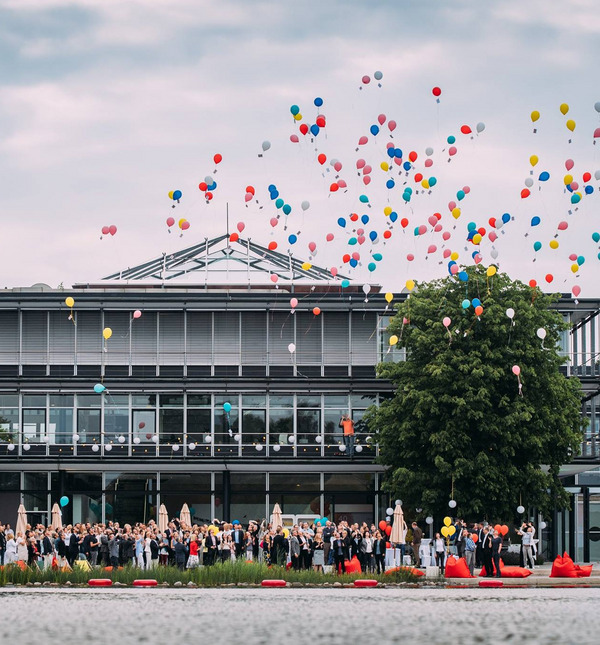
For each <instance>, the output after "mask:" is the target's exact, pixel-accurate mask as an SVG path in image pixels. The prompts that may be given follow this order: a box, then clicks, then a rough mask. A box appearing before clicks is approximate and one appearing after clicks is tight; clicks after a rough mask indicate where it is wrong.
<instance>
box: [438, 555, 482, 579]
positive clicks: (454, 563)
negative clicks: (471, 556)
mask: <svg viewBox="0 0 600 645" xmlns="http://www.w3.org/2000/svg"><path fill="white" fill-rule="evenodd" d="M445 577H446V578H474V577H475V576H472V575H471V572H470V571H469V567H468V566H467V561H466V560H465V559H464V558H458V559H457V558H455V557H454V556H453V555H451V556H450V557H449V558H448V559H447V560H446V572H445Z"/></svg>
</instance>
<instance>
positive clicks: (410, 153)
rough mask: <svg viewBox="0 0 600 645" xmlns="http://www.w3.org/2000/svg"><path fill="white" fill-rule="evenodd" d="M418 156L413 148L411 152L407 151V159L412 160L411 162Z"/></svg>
mask: <svg viewBox="0 0 600 645" xmlns="http://www.w3.org/2000/svg"><path fill="white" fill-rule="evenodd" d="M418 156H419V155H418V154H417V153H416V152H415V151H414V150H412V151H411V152H409V153H408V158H409V159H410V161H412V162H413V163H414V162H415V161H416V160H417V157H418Z"/></svg>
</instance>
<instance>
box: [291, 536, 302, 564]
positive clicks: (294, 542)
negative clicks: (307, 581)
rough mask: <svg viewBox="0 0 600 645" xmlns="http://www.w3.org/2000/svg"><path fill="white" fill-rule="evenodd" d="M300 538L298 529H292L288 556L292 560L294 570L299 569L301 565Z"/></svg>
mask: <svg viewBox="0 0 600 645" xmlns="http://www.w3.org/2000/svg"><path fill="white" fill-rule="evenodd" d="M300 551H301V548H300V540H299V539H298V529H294V530H293V531H292V537H291V538H290V558H291V560H292V567H294V571H300V569H301V567H302V556H301V553H300Z"/></svg>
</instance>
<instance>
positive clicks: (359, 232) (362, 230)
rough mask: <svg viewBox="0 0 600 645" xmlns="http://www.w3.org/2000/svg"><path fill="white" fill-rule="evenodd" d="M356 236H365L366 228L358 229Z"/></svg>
mask: <svg viewBox="0 0 600 645" xmlns="http://www.w3.org/2000/svg"><path fill="white" fill-rule="evenodd" d="M356 234H357V235H364V234H365V229H364V228H358V229H356Z"/></svg>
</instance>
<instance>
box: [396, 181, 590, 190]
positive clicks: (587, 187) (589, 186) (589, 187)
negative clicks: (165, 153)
mask: <svg viewBox="0 0 600 645" xmlns="http://www.w3.org/2000/svg"><path fill="white" fill-rule="evenodd" d="M395 185H396V182H395V181H394V180H393V179H388V180H387V181H386V182H385V187H386V188H393V187H394V186H395ZM587 188H591V186H588V187H587ZM587 188H586V190H587Z"/></svg>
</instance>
